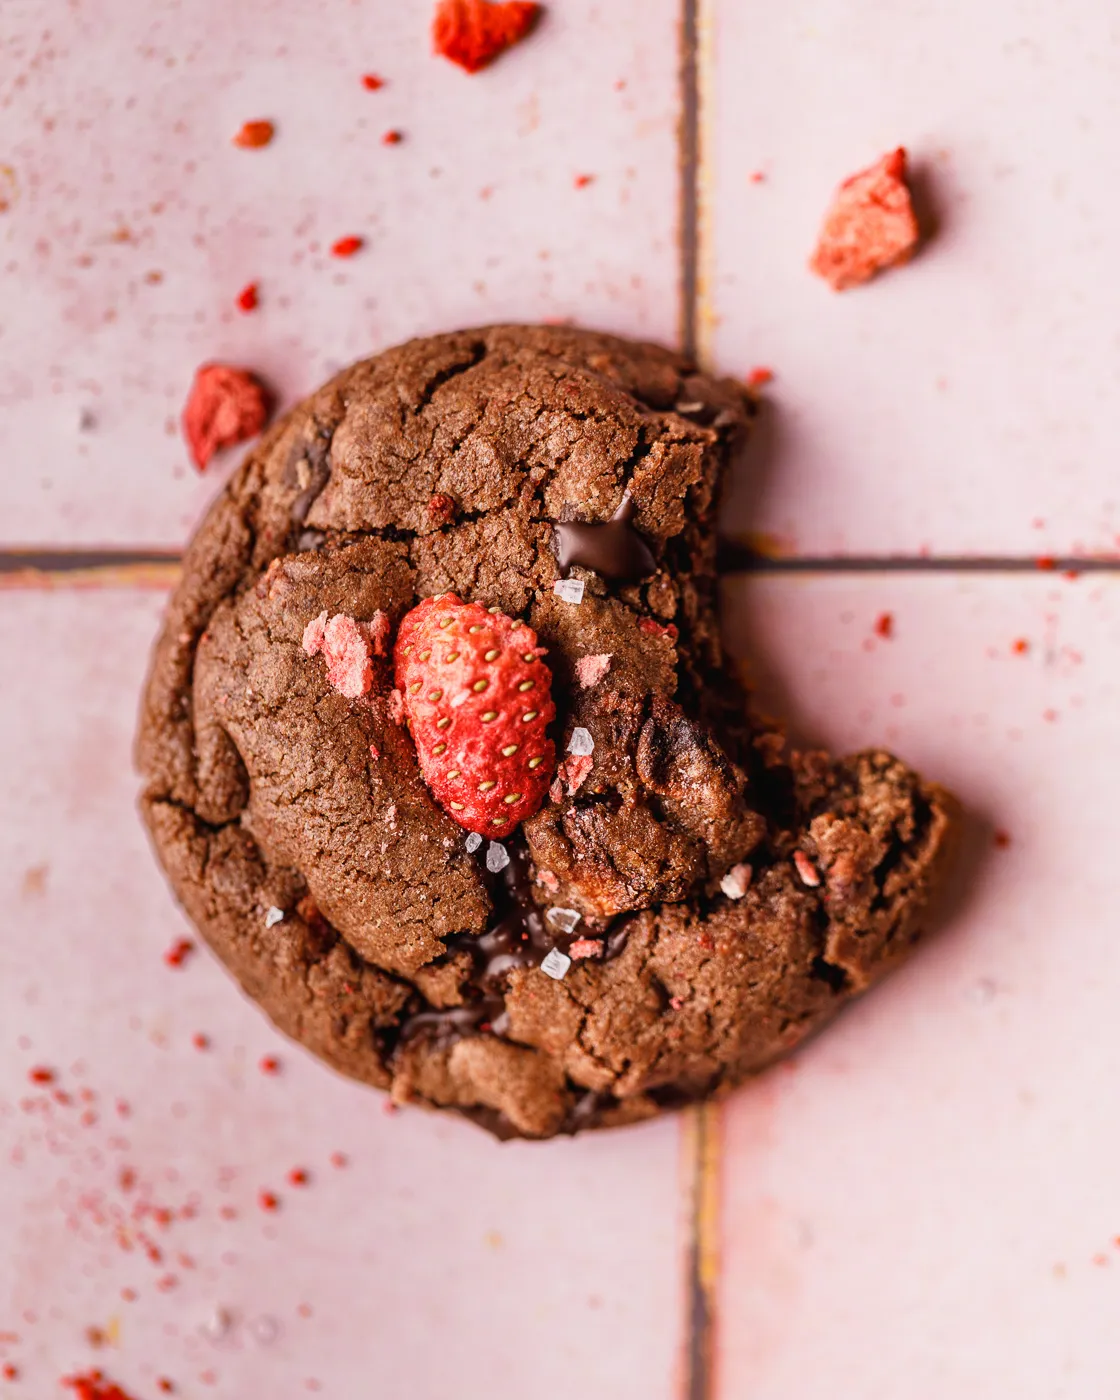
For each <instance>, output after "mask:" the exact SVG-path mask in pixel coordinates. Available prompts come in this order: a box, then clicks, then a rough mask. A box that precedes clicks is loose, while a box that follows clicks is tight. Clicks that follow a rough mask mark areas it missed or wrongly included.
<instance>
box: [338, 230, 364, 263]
mask: <svg viewBox="0 0 1120 1400" xmlns="http://www.w3.org/2000/svg"><path fill="white" fill-rule="evenodd" d="M364 242H365V240H364V239H363V238H359V237H358V235H357V234H356V233H350V234H347V235H346V237H345V238H339V239H336V240H335V242H334V243H332V244H331V257H332V258H352V257H353V256H354V254H355V253H357V252H358V251H359V250H360V249H361V247H362V245H363V243H364Z"/></svg>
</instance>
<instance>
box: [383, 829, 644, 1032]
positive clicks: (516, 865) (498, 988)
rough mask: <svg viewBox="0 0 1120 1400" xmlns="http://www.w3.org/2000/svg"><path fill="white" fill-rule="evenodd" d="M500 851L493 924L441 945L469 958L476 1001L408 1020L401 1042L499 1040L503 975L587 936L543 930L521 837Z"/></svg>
mask: <svg viewBox="0 0 1120 1400" xmlns="http://www.w3.org/2000/svg"><path fill="white" fill-rule="evenodd" d="M506 848H507V850H508V852H509V864H508V865H507V866H506V868H505V869H504V870H503V871H502V873H501V876H500V879H499V882H498V885H497V888H496V889H495V891H494V903H495V912H496V913H497V915H498V917H497V919H496V921H495V922H494V923H493V924H491V926H490V928H488V929H487V930H486V932H485V933H482V934H479V935H478V936H477V937H476V936H474V935H471V934H459V935H457V936H455V937H453V938H449V939H448V940H447V947H448V951H449V952H466V953H469V954H470V956H471V959H472V961H473V963H474V977H473V978H472V983H473V986H474V988H475V989H477V993H478V994H477V996H476V997H475V998H474V999H472V1000H471V1001H469V1002H467V1004H466V1005H465V1006H451V1007H447V1008H445V1009H443V1010H430V1011H419V1012H416V1013H415V1014H414V1015H412V1016H409V1017H408V1018H407V1019H406V1020H405V1021H404V1022H403V1023H402V1025H401V1028H400V1037H399V1038H400V1041H401V1042H402V1043H403V1042H405V1041H409V1040H413V1039H414V1038H415V1037H416V1036H418V1035H425V1034H427V1035H431V1036H433V1037H434V1038H436V1039H437V1040H439V1041H442V1042H447V1041H453V1040H458V1039H459V1038H460V1037H461V1036H465V1035H473V1034H475V1033H476V1032H477V1031H480V1030H482V1029H484V1028H486V1029H489V1030H490V1031H491V1032H493V1034H495V1035H503V1034H504V1033H505V1029H506V1027H507V1025H508V1019H507V1017H506V1010H505V997H504V987H503V984H502V979H503V978H504V977H505V975H506V974H507V973H508V972H511V971H512V970H513V969H514V968H515V967H539V966H540V965H541V963H542V962H543V961H544V960H545V958H546V957H547V956H548V954H549V953H550V952H551V951H552V950H553V948H558V949H559V950H560V952H562V953H567V951H568V949H569V948H570V947H571V945H572V944H573V943H574V942H576V940H577V939H579V938H585V937H587V936H588V935H587V933H586V932H585V931H581V930H580V929H579V928H578V927H577V928H576V929H574V930H573V931H572V932H571V933H561V932H560V931H559V930H558V929H552V928H550V927H549V926H548V923H547V921H546V920H545V917H544V911H543V910H542V909H541V907H540V905H539V904H537V902H536V900H535V899H534V898H533V880H532V876H531V874H530V861H529V851H528V848H527V847H526V845H525V841H524V838H523V837H521V836H520V835H518V836H515V837H514V838H513V839H512V840H511V841H510V842H508V843H507V847H506ZM628 935H629V929H628V927H626V926H623V927H622V928H620V929H616V930H615V932H614V933H612V934H609V936H606V937H605V941H604V944H603V958H604V961H609V960H610V959H612V958H616V957H618V955H619V954H620V953H621V952H622V950H623V949H624V948H625V947H626V940H627V937H628Z"/></svg>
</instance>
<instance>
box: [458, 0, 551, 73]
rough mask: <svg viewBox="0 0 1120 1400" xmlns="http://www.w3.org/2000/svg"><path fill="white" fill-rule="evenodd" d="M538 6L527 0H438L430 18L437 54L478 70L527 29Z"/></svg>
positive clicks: (517, 39) (462, 66)
mask: <svg viewBox="0 0 1120 1400" xmlns="http://www.w3.org/2000/svg"><path fill="white" fill-rule="evenodd" d="M540 14H541V6H540V5H538V4H535V3H530V0H504V3H494V0H439V3H438V4H437V5H436V11H435V15H434V17H433V19H432V46H433V48H434V50H435V52H436V53H437V54H439V55H440V56H441V57H443V58H447V59H450V60H451V62H452V63H457V64H458V65H459V67H460V68H464V69H466V71H467V72H468V73H477V72H479V70H480V69H482V68H485V67H486V66H487V65H488V64H491V63H493V62H494V60H495V59H496V58H498V57H499V55H501V54H503V53H504V52H505V51H506V49H508V48H510V47H511V46H512V45H513V44H516V43H518V42H519V41H520V40H521V39H524V38H525V36H526V35H527V34H528V33H529V32H530V30H531V29H532V28H533V26H534V25H535V24H536V22H537V20H538V19H539V17H540Z"/></svg>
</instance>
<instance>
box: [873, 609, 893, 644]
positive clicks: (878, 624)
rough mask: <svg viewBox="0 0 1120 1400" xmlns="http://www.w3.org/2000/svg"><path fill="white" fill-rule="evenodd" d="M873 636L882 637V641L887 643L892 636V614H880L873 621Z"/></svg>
mask: <svg viewBox="0 0 1120 1400" xmlns="http://www.w3.org/2000/svg"><path fill="white" fill-rule="evenodd" d="M875 635H876V636H877V637H882V639H883V640H884V641H889V640H890V638H891V637H893V636H894V614H893V613H889V612H885V613H880V614H879V616H878V617H877V618H876V619H875Z"/></svg>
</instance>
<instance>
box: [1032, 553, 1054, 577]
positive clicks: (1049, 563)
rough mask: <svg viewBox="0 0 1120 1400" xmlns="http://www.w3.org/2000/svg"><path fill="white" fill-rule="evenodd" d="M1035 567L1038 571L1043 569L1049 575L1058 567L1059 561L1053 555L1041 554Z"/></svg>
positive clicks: (1035, 562)
mask: <svg viewBox="0 0 1120 1400" xmlns="http://www.w3.org/2000/svg"><path fill="white" fill-rule="evenodd" d="M1034 566H1035V568H1036V569H1042V570H1043V572H1045V573H1049V572H1050V571H1051V570H1053V569H1056V568H1057V567H1058V561H1057V560H1056V559H1055V558H1054V556H1053V555H1052V554H1040V555H1039V556H1038V558H1037V559H1036V560H1035V561H1034Z"/></svg>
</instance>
